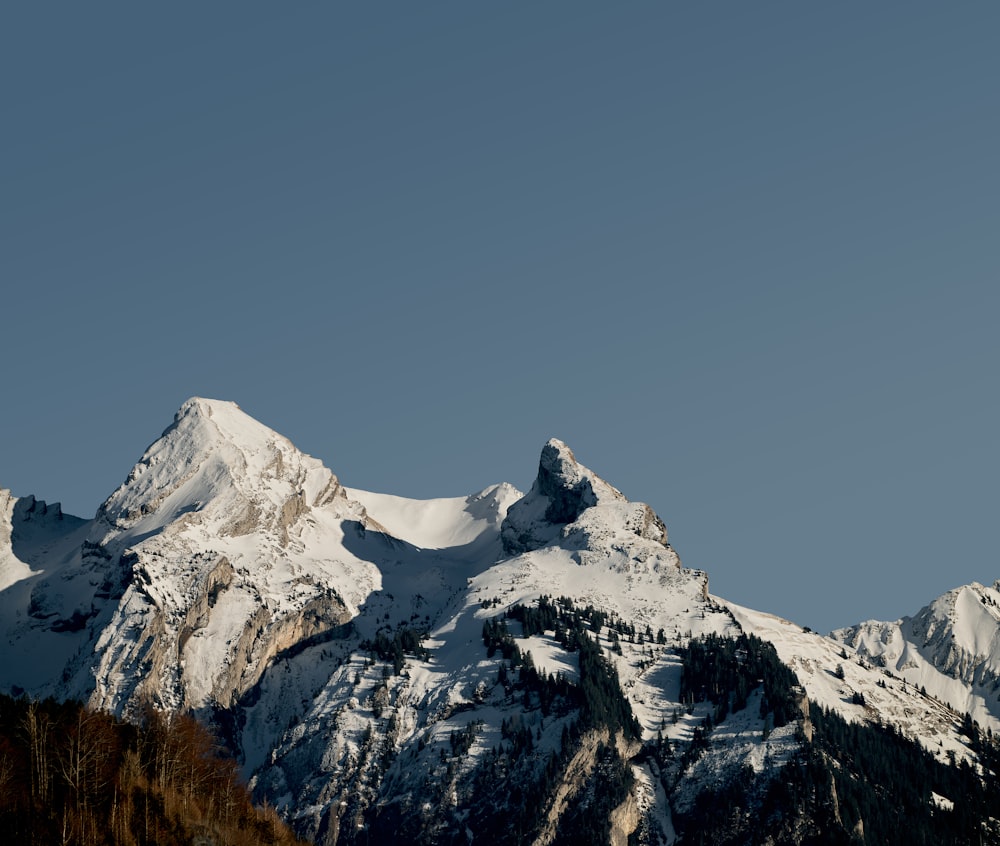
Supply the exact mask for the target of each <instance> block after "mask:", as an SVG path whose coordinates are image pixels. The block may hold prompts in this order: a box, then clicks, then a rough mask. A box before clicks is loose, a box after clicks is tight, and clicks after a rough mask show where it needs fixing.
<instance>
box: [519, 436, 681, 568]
mask: <svg viewBox="0 0 1000 846" xmlns="http://www.w3.org/2000/svg"><path fill="white" fill-rule="evenodd" d="M596 506H600V507H601V508H600V511H601V513H603V514H604V516H603V517H601V518H598V522H600V521H602V520H603V521H605V522H606V523H608V525H609V527H610V526H613V525H614V526H619V527H621V528H624V529H626V530H627V531H628V532H630V533H632V534H637V535H639V536H640V537H644V538H646V539H648V540H655V541H657V542H659V543H662V544H664V545H665V544H666V541H667V530H666V527H665V526H664V525H663V523H662V521H661V520H660V519H659V518H658V517H657V516H656V515H655V514H654V513H653V511H652V509H650V508H649V507H648V506H646V505H643V504H642V503H630V502H629V500H628V499H627V498H626V497H625V495H624V494H623V493H622V492H621V491H620V490H618V488H616V487H614V486H612V485H609V484H608V483H607V482H605V481H604V479H602V478H601V477H600V476H598V475H597V474H596V473H594V472H593V471H592V470H590V469H588V468H587V467H584V466H583V465H582V464H581V463H580V462H579V461H577V459H576V456H575V455H574V454H573V451H572V450H571V449H570V448H569V447H568V446H567V445H566V444H565V443H564V442H563V441H561V440H559V439H558V438H550V439H549V440H548V441H547V442H546V444H545V446H544V447H542V454H541V456H540V457H539V460H538V475H537V476H536V477H535V481H534V483H533V484H532V486H531V490H530V491H529V492H528V493H527V494H526V495H525V496H524V497H523V498H522V499H521V500H519V501H518V502H516V503H514V504H513V505H512V506H511V507H510V509H509V510H508V512H507V517H506V519H505V520H504V522H503V528H502V534H501V536H502V539H503V544H504V549H505V550H506V552H507V553H508V554H510V555H517V554H520V553H522V552H527V551H530V550H533V549H538V548H540V547H542V546H545V545H547V544H549V543H551V542H553V541H555V540H556V539H557V538H559V537H562V536H563V535H566V534H567V529H566V527H567V526H569V525H572V524H576V523H578V522H579V521H580V518H581V517H582V516H583V514H584V513H585V512H587V511H589V510H590V509H592V508H595V507H596ZM585 522H590V521H589V519H588V521H585Z"/></svg>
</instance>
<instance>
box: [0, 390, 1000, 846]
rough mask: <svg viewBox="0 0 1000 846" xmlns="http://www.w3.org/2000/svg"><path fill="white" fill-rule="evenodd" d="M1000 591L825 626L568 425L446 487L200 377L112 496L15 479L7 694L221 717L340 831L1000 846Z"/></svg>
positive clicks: (308, 829)
mask: <svg viewBox="0 0 1000 846" xmlns="http://www.w3.org/2000/svg"><path fill="white" fill-rule="evenodd" d="M998 603H1000V592H998V588H997V586H994V587H992V588H985V587H983V586H981V585H971V586H965V587H959V588H956V590H955V591H952V592H950V593H949V594H947V595H946V596H944V597H941V598H940V599H938V600H935V601H933V602H931V603H930V604H929V605H928V607H927V608H925V609H923V610H922V611H920V612H918V613H917V614H916V615H914V617H912V618H905V619H904V620H901V621H897V622H895V623H878V622H866V623H861V624H859V625H858V626H855V627H852V628H850V629H845V630H840V631H838V632H835V633H833V634H832V635H830V636H821V635H819V634H817V633H814V632H811V631H809V630H808V629H805V628H803V627H801V626H799V625H796V624H795V623H793V622H790V621H788V620H783V619H779V618H776V617H773V616H771V615H768V614H766V613H763V612H759V611H754V610H751V609H748V608H744V607H741V606H740V605H738V604H736V603H733V602H730V601H727V600H724V599H721V598H719V597H716V596H714V595H712V593H711V592H710V590H709V582H708V576H707V574H706V573H704V572H702V571H700V570H695V569H689V568H686V567H684V566H683V565H682V563H681V560H680V558H679V557H678V555H677V553H676V551H675V550H674V549H673V548H672V547H671V545H670V543H669V542H668V535H667V529H666V526H665V525H664V523H663V521H662V520H661V519H660V518H659V517H658V516H657V515H656V514H655V513H654V511H653V510H652V509H651V508H650V507H649V506H647V505H645V504H642V503H635V502H631V501H629V500H628V499H627V497H626V496H625V494H623V493H622V492H621V491H619V490H617V489H616V488H615V487H613V486H612V485H611V484H609V483H608V482H606V481H604V480H603V479H602V478H601V477H600V476H598V475H597V474H596V473H594V472H593V471H591V470H590V469H588V468H587V467H585V466H584V465H583V464H581V463H580V462H579V461H578V460H577V458H576V456H575V455H574V454H573V452H572V451H571V450H570V448H569V447H568V446H567V445H566V444H564V443H562V442H561V441H559V440H556V439H552V440H550V441H549V442H548V443H546V444H545V445H544V446H543V448H542V451H541V456H540V459H539V463H538V471H537V475H536V478H535V480H534V483H533V484H532V486H531V489H530V490H529V491H528V492H527V493H523V494H522V493H521V492H520V491H517V490H516V489H515V488H514V487H512V486H511V485H509V484H506V483H499V484H492V485H490V486H488V487H486V488H483V489H482V490H480V491H477V492H474V493H471V494H469V495H466V496H458V497H453V498H444V499H429V500H415V499H408V498H404V497H396V496H392V495H389V494H383V493H372V492H367V491H362V490H356V489H353V488H347V487H344V486H343V485H342V484H341V483H340V481H339V480H338V479H337V477H336V476H335V475H334V473H333V472H331V471H330V470H329V469H327V467H325V466H324V465H323V464H322V463H321V462H320V461H319V460H317V459H315V458H312V457H309V456H307V455H304V454H303V453H301V452H299V451H298V450H297V449H296V448H295V447H294V446H293V445H292V444H291V443H290V442H289V441H288V440H287V439H286V438H284V437H282V436H281V435H279V434H277V433H276V432H274V431H272V430H271V429H269V428H267V427H266V426H264V425H262V424H261V423H258V422H257V421H255V420H253V419H251V418H250V417H248V416H247V415H246V414H244V413H243V412H242V411H241V410H240V409H239V408H238V407H237V406H236V405H235V404H233V403H229V402H221V401H217V400H207V399H200V398H195V399H192V400H189V401H188V402H186V403H185V404H184V405H183V406H182V407H181V409H180V410H179V411H178V412H177V414H176V416H175V418H174V421H173V423H172V424H171V425H170V426H169V427H168V428H167V429H166V430H165V431H164V432H163V434H162V435H161V436H160V437H159V438H158V439H157V440H156V441H155V442H154V443H153V444H152V445H151V446H150V447H149V448H148V449H147V450H146V452H145V453H144V454H143V455H142V456H141V457H140V459H139V460H138V462H137V463H136V465H135V466H134V467H133V468H132V470H131V471H130V472H129V473H128V475H127V477H126V480H125V482H124V483H123V484H122V485H121V487H119V488H118V490H116V491H114V492H113V493H112V494H111V495H110V496H109V497H108V498H107V500H105V502H104V503H103V504H101V505H100V507H99V508H98V509H97V512H96V515H95V516H94V518H93V519H91V520H86V519H81V518H78V517H72V516H70V515H67V514H64V513H63V512H62V510H61V508H60V507H59V506H58V505H48V504H46V503H44V502H41V501H39V500H35V499H34V498H32V497H25V498H16V497H14V496H13V495H12V494H11V493H10V492H8V491H0V629H2V639H0V650H2V660H0V691H3V692H5V693H7V694H9V695H12V696H28V697H31V698H43V697H54V698H57V699H69V698H73V699H79V700H82V701H84V702H85V703H87V704H88V705H89V706H90V707H91V708H93V709H98V710H101V711H107V712H111V713H113V714H114V715H115V716H118V717H124V718H126V719H138V718H140V716H141V715H142V714H144V713H149V709H150V708H152V709H154V710H155V711H156V712H159V713H160V714H163V715H165V716H167V717H168V718H169V716H170V715H193V716H195V717H196V718H198V719H199V720H200V721H202V722H203V723H205V724H206V725H208V726H210V727H211V728H212V730H213V731H214V732H215V733H216V734H217V735H218V736H219V737H221V738H222V739H223V741H224V743H225V744H226V746H227V748H228V749H229V751H230V752H231V753H232V754H233V755H234V756H235V757H236V758H237V760H238V761H239V765H240V766H241V768H242V771H243V775H244V777H245V778H246V779H247V780H248V781H249V783H250V785H251V786H252V788H253V790H254V793H255V796H256V798H257V799H258V800H259V801H261V802H267V803H268V804H269V805H270V806H272V807H274V808H276V809H277V810H278V811H279V813H281V814H282V815H283V816H284V817H285V818H286V820H287V821H289V822H290V823H291V825H292V826H293V827H294V828H295V829H296V831H297V832H298V833H299V834H300V835H301V836H304V837H306V838H308V839H310V840H312V841H313V842H316V843H324V844H353V843H394V842H403V841H406V842H412V843H427V844H431V843H463V844H464V843H469V842H481V843H490V844H494V843H497V844H501V843H511V844H521V843H532V844H551V843H573V844H580V843H615V844H625V843H638V844H669V843H681V844H686V843H698V842H713V843H827V842H829V843H850V842H870V843H882V842H885V843H889V842H901V843H902V842H906V843H914V842H934V843H951V842H954V843H968V842H984V843H985V842H993V843H996V842H1000V828H998V823H997V821H996V819H995V808H996V807H997V801H998V800H1000V793H998V788H997V783H996V762H997V761H1000V753H998V752H997V751H996V749H995V747H994V745H993V733H994V732H996V731H997V730H998V729H1000V696H998V694H997V689H998V682H997V678H998V675H997V674H998V672H1000V660H998V659H997V657H996V653H997V647H996V644H997V643H998V642H1000V622H998V621H1000V611H998V607H1000V606H998ZM887 760H891V761H893V762H895V763H894V765H893V767H892V768H891V772H888V771H886V770H885V767H884V762H885V761H887ZM880 761H881V762H883V763H882V764H880V763H879V762H880ZM990 808H992V809H993V811H990V810H989V809H990ZM904 814H905V818H906V820H907V821H908V828H907V829H906V836H907V837H909V838H910V839H908V840H900V839H899V838H900V836H901V830H902V829H901V827H900V825H899V820H900V819H901V818H902V815H904Z"/></svg>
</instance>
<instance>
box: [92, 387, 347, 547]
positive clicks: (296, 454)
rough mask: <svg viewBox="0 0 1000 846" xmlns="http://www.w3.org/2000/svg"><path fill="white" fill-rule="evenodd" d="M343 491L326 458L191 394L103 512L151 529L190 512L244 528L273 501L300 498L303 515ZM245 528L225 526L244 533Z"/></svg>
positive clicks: (225, 405) (119, 523)
mask: <svg viewBox="0 0 1000 846" xmlns="http://www.w3.org/2000/svg"><path fill="white" fill-rule="evenodd" d="M338 493H339V494H340V497H341V498H343V495H342V491H341V488H340V485H339V483H338V481H337V479H336V477H335V476H334V475H333V474H332V473H331V472H330V471H329V470H328V469H327V468H326V467H324V466H323V464H322V463H321V462H320V461H318V460H317V459H315V458H312V457H310V456H308V455H305V454H304V453H302V452H300V451H299V450H298V449H296V448H295V446H294V445H293V444H292V443H291V441H289V440H288V439H287V438H285V437H284V436H282V435H280V434H278V433H277V432H275V431H274V430H273V429H270V428H268V427H267V426H265V425H264V424H263V423H260V422H259V421H257V420H255V419H254V418H253V417H251V416H250V415H248V414H246V412H244V411H243V410H242V409H240V407H239V406H238V405H237V404H236V403H234V402H227V401H224V400H215V399H206V398H203V397H192V398H191V399H189V400H187V401H186V402H185V403H184V404H183V405H182V406H181V407H180V409H179V410H178V411H177V413H176V414H175V415H174V421H173V423H172V424H171V425H170V426H169V427H167V429H166V430H165V431H164V432H163V434H162V435H161V436H160V437H159V439H157V440H156V441H155V442H154V443H153V444H151V445H150V447H149V448H148V449H147V450H146V451H145V452H144V453H143V455H142V457H141V458H140V459H139V461H138V462H137V463H136V464H135V466H134V467H133V468H132V471H131V472H130V473H129V475H128V478H127V479H126V480H125V482H124V484H123V485H122V486H121V487H120V488H119V489H118V490H117V491H115V492H114V493H113V494H112V495H111V496H110V497H109V498H108V499H107V501H105V503H104V504H103V505H102V506H101V509H100V511H99V512H98V516H99V517H103V518H104V522H107V523H110V524H112V525H113V526H115V527H117V528H118V529H123V528H131V527H137V526H138V524H139V523H140V522H142V523H143V525H144V527H145V529H144V530H145V531H149V530H155V529H158V528H160V527H162V526H164V525H166V524H167V523H171V522H174V521H175V520H177V519H178V518H180V517H182V516H184V515H188V514H193V513H195V512H197V513H201V514H202V515H203V516H207V514H208V512H210V511H211V512H215V514H216V515H217V517H218V518H219V520H228V521H232V520H235V522H236V523H237V524H239V526H243V524H244V523H245V524H247V525H249V524H250V523H252V522H253V520H252V519H251V516H252V515H255V514H258V513H260V512H261V511H262V509H263V511H265V512H266V511H269V510H270V506H275V507H277V508H278V509H279V511H280V509H281V508H282V507H284V506H285V503H286V502H287V501H288V500H289V499H290V498H301V499H302V506H296V507H295V509H294V510H296V511H297V512H301V511H302V509H303V508H304V507H307V506H314V505H322V504H324V503H325V502H329V501H330V500H331V499H332V498H334V497H336V496H337V495H338ZM268 504H270V505H268ZM153 515H156V516H155V519H151V518H152V517H153ZM244 517H246V519H244ZM147 524H148V525H147ZM239 526H237V527H235V528H234V527H229V528H228V529H226V531H233V532H236V533H238V534H242V533H243V529H242V528H239Z"/></svg>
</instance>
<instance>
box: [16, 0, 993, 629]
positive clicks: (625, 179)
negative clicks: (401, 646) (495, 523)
mask: <svg viewBox="0 0 1000 846" xmlns="http://www.w3.org/2000/svg"><path fill="white" fill-rule="evenodd" d="M998 32H1000V6H998V5H996V4H992V3H966V4H944V3H933V4H925V3H920V2H905V3H903V2H897V3H890V2H887V3H868V2H847V3H792V2H787V3H768V2H759V3H758V2H755V3H744V2H728V3H711V4H707V3H668V2H664V3H652V2H635V3H605V2H601V3H588V2H545V3H530V4H528V3H479V2H473V3H469V2H462V3H437V2H435V3H410V2H405V3H404V2H398V3H397V2H384V3H382V2H380V3H324V4H305V3H302V4H279V3H251V2H239V3H207V4H206V3H197V4H195V3H170V4H135V3H120V4H112V3H94V4H91V3H87V4H82V3H31V4H28V3H24V4H6V5H5V6H4V7H3V9H2V11H0V86H2V89H0V90H2V104H3V109H2V113H0V130H2V131H0V279H2V289H0V292H2V293H0V339H2V342H3V350H4V356H3V369H2V373H3V394H2V396H3V405H2V408H0V486H3V487H6V488H10V489H12V490H13V492H14V493H15V494H17V495H21V496H23V495H27V494H35V495H37V496H38V497H40V498H43V499H47V500H49V501H54V500H61V501H62V502H63V503H64V506H65V508H66V510H68V511H70V512H72V513H77V514H81V515H83V516H90V515H92V514H93V513H94V511H95V510H96V508H97V506H98V505H99V504H100V502H101V501H102V500H103V499H104V498H105V497H106V496H107V495H108V494H110V493H111V492H112V491H113V490H114V489H115V488H116V487H117V486H118V485H119V484H120V483H121V482H122V481H123V480H124V478H125V476H126V475H127V473H128V471H129V469H130V468H131V466H132V464H133V463H134V462H135V460H136V459H137V458H138V457H139V455H140V454H141V453H142V451H143V449H144V448H145V447H146V446H147V445H148V444H149V443H150V442H151V441H153V440H154V439H155V438H156V437H157V436H158V435H159V433H160V432H161V431H162V430H163V429H164V428H165V427H166V426H167V425H168V424H169V423H170V422H171V420H172V417H173V414H174V412H175V411H176V409H177V408H178V407H179V406H180V404H181V403H182V402H183V401H184V400H185V399H187V398H188V397H190V396H192V395H201V396H209V397H216V398H221V399H230V400H234V401H236V402H238V403H239V404H240V405H241V406H242V407H243V408H244V409H245V410H246V411H247V412H248V413H250V414H251V415H253V416H254V417H256V418H257V419H259V420H261V421H262V422H264V423H266V424H267V425H269V426H271V427H272V428H274V429H277V430H278V431H280V432H281V433H283V434H285V435H287V436H288V437H289V438H291V440H292V441H293V442H294V443H295V444H296V445H297V446H299V447H300V448H301V449H303V450H304V451H306V452H308V453H310V454H312V455H315V456H317V457H319V458H321V459H322V460H323V461H324V462H325V463H326V464H327V465H328V466H329V467H330V468H331V469H332V470H333V471H334V472H335V473H337V474H338V475H339V476H340V478H341V480H342V481H343V482H344V483H345V484H348V485H350V486H354V487H360V488H366V489H369V490H376V491H384V492H389V493H397V494H401V495H406V496H416V497H433V496H453V495H460V494H465V493H470V492H473V491H476V490H479V489H481V488H483V487H485V486H487V485H489V484H492V483H494V482H499V481H503V480H507V481H510V482H512V483H513V484H515V485H517V486H518V487H521V488H522V489H526V488H527V487H528V485H530V483H531V480H532V478H533V476H534V472H535V469H536V466H537V460H538V454H539V451H540V449H541V447H542V445H543V443H544V442H545V440H546V439H547V438H549V437H550V436H556V437H559V438H561V439H563V440H564V441H566V442H567V443H569V444H570V446H571V447H572V448H573V449H574V450H575V452H576V453H577V456H578V458H579V459H580V460H581V461H582V462H584V463H585V464H587V465H588V466H590V467H591V468H592V469H594V470H595V471H597V472H598V473H599V474H601V475H602V476H604V477H605V478H606V479H607V480H608V481H610V482H612V483H613V484H615V485H616V486H618V487H619V488H621V489H622V490H623V491H624V492H625V493H626V495H628V496H629V497H630V498H631V499H638V500H643V501H646V502H648V503H650V504H651V505H652V506H653V507H654V508H655V510H656V511H657V512H658V513H659V514H660V515H661V516H662V517H663V519H664V520H665V522H666V524H667V526H668V528H669V530H670V533H671V539H672V541H673V543H674V545H675V546H676V548H677V550H678V552H679V553H680V555H681V558H682V560H683V562H684V563H685V565H687V566H691V567H699V568H702V569H705V570H707V571H708V573H709V576H710V579H711V589H712V590H713V592H715V593H717V594H718V595H721V596H724V597H726V598H727V599H731V600H733V601H736V602H739V603H741V604H744V605H749V606H751V607H755V608H758V609H761V610H765V611H771V612H774V613H777V614H780V615H782V616H786V617H790V618H792V619H794V620H796V621H797V622H799V623H802V624H804V625H809V626H812V627H813V628H815V629H817V630H820V631H826V630H829V629H831V628H833V627H835V626H839V625H847V624H850V623H853V622H857V621H859V620H862V619H866V618H872V617H874V618H880V619H894V618H896V617H899V616H901V615H903V614H908V613H913V612H915V611H916V610H918V609H919V608H920V607H921V606H922V605H924V604H925V603H927V602H928V601H930V600H931V599H933V598H934V597H935V596H937V595H938V594H940V593H942V592H943V591H945V590H947V589H948V588H950V587H954V586H957V585H959V584H963V583H967V582H969V581H973V580H977V581H981V582H986V583H992V581H993V580H994V579H996V578H1000V566H998V564H1000V562H998V560H997V552H996V548H997V547H996V542H995V538H994V536H995V531H996V526H997V522H998V521H997V505H998V491H997V480H998V478H1000V472H998V471H1000V451H998V448H997V433H998V425H997V424H998V412H1000V399H998V391H997V365H998V362H1000V355H998V353H1000V332H998V329H997V325H998V317H1000V314H998V312H1000V279H998V269H1000V261H998V251H1000V167H998V155H1000V154H998V151H1000V50H998V49H997V33H998Z"/></svg>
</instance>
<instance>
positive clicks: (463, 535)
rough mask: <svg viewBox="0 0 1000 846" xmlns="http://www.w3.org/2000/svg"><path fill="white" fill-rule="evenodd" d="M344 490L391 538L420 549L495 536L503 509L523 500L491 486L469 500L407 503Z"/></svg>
mask: <svg viewBox="0 0 1000 846" xmlns="http://www.w3.org/2000/svg"><path fill="white" fill-rule="evenodd" d="M345 490H346V492H347V495H348V497H350V498H351V499H353V500H355V501H357V502H360V503H361V504H362V505H363V506H364V507H365V510H366V511H367V512H368V514H369V516H370V517H371V518H372V519H374V520H375V521H376V522H377V523H379V524H380V525H382V526H384V527H385V528H386V529H388V530H389V532H390V534H392V535H393V537H396V538H399V539H400V540H404V541H406V542H407V543H411V544H413V545H414V546H416V547H419V548H421V549H448V548H451V547H456V546H464V545H466V544H471V543H473V542H474V541H476V540H477V539H479V538H481V537H482V536H483V534H484V533H486V532H494V533H495V532H496V531H497V530H498V529H499V526H500V522H501V521H502V520H503V518H504V517H505V516H506V514H507V508H508V507H509V506H510V505H511V503H513V502H516V501H517V500H518V499H520V498H521V496H523V494H521V492H520V491H518V490H517V489H516V488H514V487H512V486H511V485H509V484H500V485H493V486H491V487H488V488H486V489H485V490H483V491H481V492H480V493H478V494H472V495H471V496H466V497H448V498H442V499H407V498H406V497H401V496H393V495H391V494H379V493H371V492H369V491H362V490H357V489H355V488H345Z"/></svg>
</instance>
